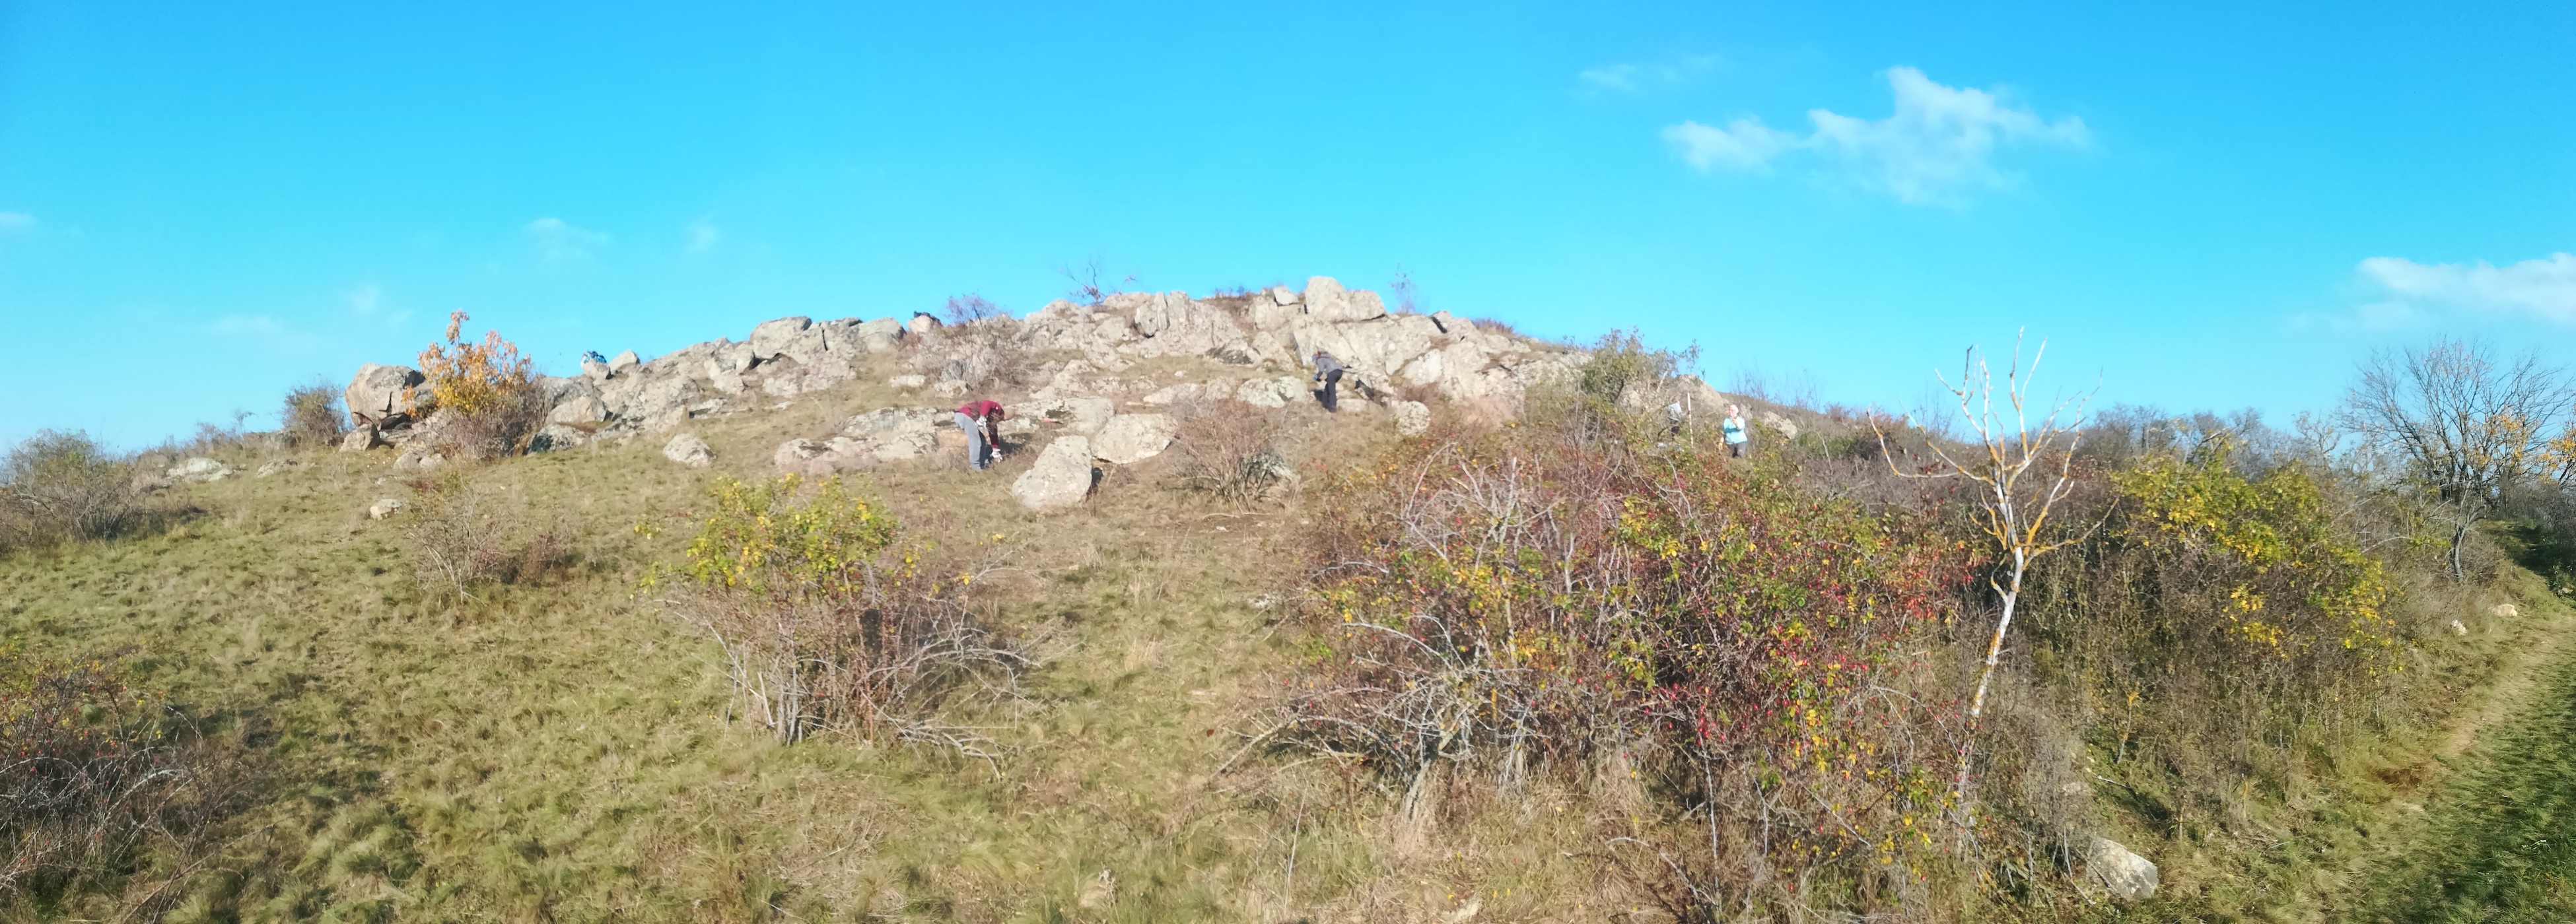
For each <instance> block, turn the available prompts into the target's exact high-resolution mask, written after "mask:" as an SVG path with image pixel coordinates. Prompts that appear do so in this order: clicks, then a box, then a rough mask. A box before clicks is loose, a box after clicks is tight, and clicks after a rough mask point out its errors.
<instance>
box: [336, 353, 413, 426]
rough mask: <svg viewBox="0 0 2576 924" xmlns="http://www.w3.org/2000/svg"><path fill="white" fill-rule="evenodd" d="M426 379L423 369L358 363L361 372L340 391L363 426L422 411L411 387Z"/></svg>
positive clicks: (355, 418)
mask: <svg viewBox="0 0 2576 924" xmlns="http://www.w3.org/2000/svg"><path fill="white" fill-rule="evenodd" d="M424 381H426V380H425V379H423V378H421V375H420V370H418V369H414V368H412V367H410V366H380V365H377V364H375V363H368V364H366V365H363V366H359V367H358V374H357V375H354V376H351V377H350V378H349V387H348V388H346V389H343V390H342V391H341V392H340V401H341V403H342V405H343V406H345V407H347V408H348V409H349V417H350V418H351V419H352V420H353V421H355V422H356V423H358V424H360V425H366V424H373V423H377V422H380V421H383V420H385V419H387V418H390V417H394V416H396V415H403V416H408V415H411V414H415V413H418V412H419V409H418V408H417V407H416V406H414V403H413V401H412V395H411V389H412V388H414V387H415V386H418V385H420V384H421V383H422V382H424Z"/></svg>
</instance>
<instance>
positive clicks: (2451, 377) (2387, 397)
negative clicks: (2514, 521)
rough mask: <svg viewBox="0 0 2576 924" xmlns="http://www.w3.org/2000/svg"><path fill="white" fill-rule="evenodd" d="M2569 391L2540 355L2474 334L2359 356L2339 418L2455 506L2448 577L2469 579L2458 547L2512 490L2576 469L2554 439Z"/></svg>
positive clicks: (2562, 377) (2557, 371) (2443, 501)
mask: <svg viewBox="0 0 2576 924" xmlns="http://www.w3.org/2000/svg"><path fill="white" fill-rule="evenodd" d="M2569 399H2570V395H2569V394H2568V389H2567V381H2566V374H2565V373H2564V372H2563V371H2562V370H2560V369H2558V368H2557V367H2554V366H2548V365H2544V364H2542V363H2541V361H2540V357H2539V355H2538V354H2536V353H2532V352H2524V353H2522V354H2521V355H2518V356H2515V357H2513V358H2511V359H2500V358H2499V357H2496V356H2495V355H2493V353H2492V352H2491V351H2490V350H2489V349H2488V348H2487V346H2486V344H2484V343H2481V342H2478V341H2476V340H2453V339H2441V340H2436V341H2434V342H2433V343H2432V345H2430V346H2427V347H2424V348H2422V349H2409V350H2400V351H2383V352H2381V353H2378V354H2376V355H2374V356H2372V357H2371V358H2370V359H2369V360H2367V361H2365V362H2364V363H2362V366H2361V377H2360V380H2359V381H2357V382H2355V383H2354V385H2353V387H2352V391H2351V393H2350V394H2348V395H2346V396H2345V398H2344V406H2343V411H2342V413H2341V415H2340V417H2341V419H2342V421H2343V423H2344V425H2345V426H2347V427H2350V428H2351V429H2352V430H2353V431H2354V432H2355V433H2358V434H2360V435H2361V436H2362V438H2363V439H2365V440H2368V441H2369V442H2370V443H2372V444H2373V445H2375V446H2377V447H2378V448H2380V449H2381V450H2383V451H2385V452H2387V453H2388V454H2389V455H2391V456H2393V457H2395V458H2397V459H2400V460H2403V461H2404V463H2405V465H2406V467H2407V470H2408V476H2409V477H2410V478H2412V479H2413V480H2415V481H2416V482H2417V483H2418V484H2419V485H2420V486H2421V487H2422V488H2423V489H2424V490H2425V491H2426V492H2427V493H2429V494H2431V495H2432V496H2433V497H2434V498H2435V499H2436V500H2438V501H2439V502H2440V503H2441V504H2442V505H2444V506H2446V507H2448V508H2449V509H2450V510H2451V514H2452V530H2451V577H2452V579H2453V580H2462V579H2465V578H2466V576H2467V575H2466V573H2465V571H2464V569H2463V567H2462V565H2461V562H2460V548H2461V546H2462V545H2464V544H2466V543H2467V541H2468V537H2469V530H2470V529H2472V528H2474V527H2475V526H2476V525H2477V522H2478V520H2480V519H2481V518H2483V517H2485V516H2486V515H2487V513H2488V512H2489V511H2491V510H2493V509H2494V507H2495V504H2496V501H2497V499H2498V498H2500V497H2501V496H2502V495H2503V493H2504V491H2505V489H2506V488H2508V487H2510V486H2512V485H2513V484H2514V483H2516V482H2518V481H2523V480H2526V479H2538V478H2550V479H2558V478H2562V477H2564V476H2566V475H2568V474H2570V472H2569V471H2568V467H2567V465H2566V463H2564V462H2560V461H2558V460H2556V459H2555V458H2554V456H2555V455H2556V453H2554V452H2553V449H2554V448H2555V447H2554V446H2553V442H2555V441H2552V440H2550V439H2549V437H2548V433H2549V428H2550V426H2551V425H2552V424H2557V423H2561V422H2562V421H2563V420H2564V419H2565V418H2566V417H2567V412H2568V410H2569Z"/></svg>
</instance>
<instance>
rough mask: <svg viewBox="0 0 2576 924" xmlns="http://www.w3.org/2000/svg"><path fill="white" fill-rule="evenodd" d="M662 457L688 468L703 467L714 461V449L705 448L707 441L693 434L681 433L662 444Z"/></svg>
mask: <svg viewBox="0 0 2576 924" xmlns="http://www.w3.org/2000/svg"><path fill="white" fill-rule="evenodd" d="M662 458H665V459H669V460H671V461H673V462H677V463H680V464H682V465H686V466H688V467H690V468H705V467H707V464H708V463H710V462H713V461H715V451H714V450H712V449H709V448H707V441H705V440H702V439H699V438H697V436H696V435H695V434H689V433H683V434H680V435H678V436H674V437H672V438H671V441H670V442H668V443H664V444H662Z"/></svg>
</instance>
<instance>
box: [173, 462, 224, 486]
mask: <svg viewBox="0 0 2576 924" xmlns="http://www.w3.org/2000/svg"><path fill="white" fill-rule="evenodd" d="M168 474H169V476H170V480H171V481H174V482H179V483H184V484H204V483H206V482H209V481H222V480H224V479H226V478H230V477H232V476H234V475H237V474H240V473H239V472H235V471H233V467H232V466H229V465H225V464H223V463H221V462H217V461H215V460H213V459H209V458H206V457H204V456H198V457H196V458H193V459H188V460H185V461H182V462H180V463H179V464H177V465H173V466H171V467H170V471H169V473H168Z"/></svg>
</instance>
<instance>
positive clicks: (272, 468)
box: [256, 459, 304, 478]
mask: <svg viewBox="0 0 2576 924" xmlns="http://www.w3.org/2000/svg"><path fill="white" fill-rule="evenodd" d="M302 464H304V463H302V462H297V461H295V460H293V459H271V460H269V462H268V463H267V464H265V465H262V466H260V467H259V474H258V475H257V476H256V477H260V478H266V477H268V476H270V475H274V474H277V473H279V472H282V471H285V470H287V469H290V468H294V467H296V466H298V465H302Z"/></svg>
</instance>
